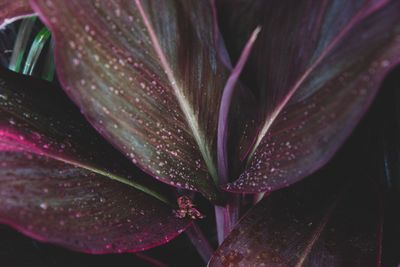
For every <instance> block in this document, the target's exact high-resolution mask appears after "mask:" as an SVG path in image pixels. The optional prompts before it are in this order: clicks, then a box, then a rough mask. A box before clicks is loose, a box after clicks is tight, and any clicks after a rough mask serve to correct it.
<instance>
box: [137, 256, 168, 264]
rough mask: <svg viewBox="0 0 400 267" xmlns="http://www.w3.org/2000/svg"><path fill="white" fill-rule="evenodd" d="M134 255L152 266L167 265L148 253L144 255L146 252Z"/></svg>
mask: <svg viewBox="0 0 400 267" xmlns="http://www.w3.org/2000/svg"><path fill="white" fill-rule="evenodd" d="M135 256H136V257H138V258H139V259H141V260H143V261H145V262H147V263H149V264H151V265H153V266H156V267H168V265H167V264H165V263H163V262H161V261H159V260H157V259H154V258H153V257H151V256H149V255H146V254H143V253H135Z"/></svg>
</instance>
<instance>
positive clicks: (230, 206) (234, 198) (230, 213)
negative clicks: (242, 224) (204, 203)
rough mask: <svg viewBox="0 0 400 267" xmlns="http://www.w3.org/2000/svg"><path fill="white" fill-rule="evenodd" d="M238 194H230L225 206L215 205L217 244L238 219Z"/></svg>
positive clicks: (220, 242)
mask: <svg viewBox="0 0 400 267" xmlns="http://www.w3.org/2000/svg"><path fill="white" fill-rule="evenodd" d="M239 212H240V195H236V194H232V195H230V198H229V199H228V202H227V204H226V205H225V206H223V207H222V206H215V220H216V224H217V234H218V244H220V245H221V244H222V242H223V241H224V239H225V238H226V237H227V236H228V234H229V233H230V232H231V230H232V228H233V227H234V226H235V224H236V222H237V221H238V219H239Z"/></svg>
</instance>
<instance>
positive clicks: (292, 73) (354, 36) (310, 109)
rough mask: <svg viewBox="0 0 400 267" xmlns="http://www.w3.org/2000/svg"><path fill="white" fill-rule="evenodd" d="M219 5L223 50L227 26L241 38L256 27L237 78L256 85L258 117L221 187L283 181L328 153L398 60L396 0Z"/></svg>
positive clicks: (399, 7) (261, 188) (255, 188)
mask: <svg viewBox="0 0 400 267" xmlns="http://www.w3.org/2000/svg"><path fill="white" fill-rule="evenodd" d="M220 8H221V9H220V13H221V14H225V16H226V17H228V18H226V17H225V19H226V20H225V21H223V22H225V23H230V24H229V27H230V28H229V27H228V28H229V29H230V32H231V35H228V36H227V37H226V38H228V39H226V44H227V45H228V46H229V44H231V43H232V44H233V49H232V50H235V49H236V48H235V43H237V41H235V39H233V37H232V36H234V35H235V33H238V35H239V36H237V37H236V38H238V37H240V38H238V39H239V43H240V45H241V44H242V43H243V39H244V38H245V37H244V36H242V35H245V34H247V33H248V32H249V31H252V30H253V29H254V25H258V24H260V25H261V26H262V31H261V33H260V35H259V37H258V39H257V41H256V43H255V45H254V48H253V52H252V55H251V56H250V59H249V63H248V66H249V68H248V69H247V72H246V74H245V76H243V77H244V81H245V82H247V84H248V85H249V86H252V87H253V90H259V91H260V92H259V93H258V98H259V99H260V103H261V106H262V109H261V113H262V114H263V118H264V119H263V123H262V124H261V125H260V131H259V133H258V136H257V138H256V140H257V141H256V142H255V145H254V147H253V149H252V151H251V152H250V154H249V162H248V166H247V168H246V170H245V171H244V173H243V174H241V175H240V177H239V178H238V179H237V180H236V181H235V182H234V183H231V184H228V185H226V186H225V187H224V188H225V189H226V190H228V191H233V192H241V193H257V192H268V191H273V190H276V189H279V188H282V187H284V186H288V185H290V184H293V183H294V182H296V181H299V180H300V179H302V178H303V177H306V176H307V175H309V174H311V173H312V172H314V171H315V170H317V169H318V168H320V167H321V166H322V165H324V164H325V163H326V162H327V161H328V160H329V159H330V158H331V157H332V155H333V154H334V153H335V152H336V150H337V149H338V148H339V147H340V145H341V144H342V143H343V142H344V140H345V139H346V138H347V136H348V135H349V134H350V132H351V131H352V129H353V128H354V126H355V125H356V124H357V122H358V121H359V120H360V118H361V116H362V115H363V113H364V112H365V110H366V109H367V107H368V105H369V104H370V103H371V101H372V99H373V98H374V96H375V94H376V91H377V89H378V87H379V85H380V83H381V81H382V79H383V77H384V76H385V75H386V73H387V72H388V71H389V70H390V69H391V68H392V67H393V66H394V65H396V64H397V63H398V62H399V59H400V42H399V40H400V39H399V32H400V16H399V14H400V2H399V1H384V0H377V1H364V0H358V1H316V2H313V1H295V2H293V1H251V2H248V1H225V2H224V4H222V5H220ZM229 8H230V9H229ZM222 24H224V23H222ZM236 25H238V26H237V28H238V29H237V28H236ZM246 27H247V28H246ZM245 29H247V30H245ZM235 30H237V31H235ZM230 37H232V39H229V38H230ZM246 38H247V37H246ZM236 46H239V45H236ZM246 75H247V76H246ZM246 79H247V80H246ZM249 81H250V82H249Z"/></svg>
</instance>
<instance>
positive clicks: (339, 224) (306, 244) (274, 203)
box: [209, 174, 382, 267]
mask: <svg viewBox="0 0 400 267" xmlns="http://www.w3.org/2000/svg"><path fill="white" fill-rule="evenodd" d="M324 175H325V174H324ZM328 175H329V174H328ZM342 177H343V175H342ZM325 178H327V177H314V179H311V180H307V181H305V182H306V183H304V182H303V183H301V184H299V185H295V186H294V187H291V188H289V189H285V190H282V191H279V192H274V193H272V194H271V196H269V197H267V198H265V199H264V200H262V201H261V202H260V203H259V204H257V206H255V207H254V208H253V209H251V210H250V211H249V212H248V213H247V214H246V215H245V216H244V217H243V218H242V219H241V220H240V221H239V223H238V225H237V226H236V228H235V229H233V230H232V232H231V234H230V235H229V236H228V237H227V239H226V240H225V241H224V243H223V244H222V245H221V246H220V248H218V250H217V251H216V252H215V254H214V256H213V257H212V259H211V261H210V263H209V266H210V267H214V266H379V264H380V253H381V252H380V242H381V230H382V228H381V227H382V224H381V223H382V222H381V215H382V214H380V206H379V204H378V203H379V202H378V198H377V192H376V188H373V187H372V183H371V182H370V181H365V179H359V181H358V183H357V185H355V184H353V186H351V184H349V183H348V182H349V181H351V178H352V177H351V176H346V179H340V177H335V176H332V177H329V178H330V180H326V179H325ZM331 178H333V179H331ZM338 178H339V179H338ZM363 178H365V177H363ZM317 179H318V180H317ZM338 181H339V182H338ZM353 181H354V180H353ZM363 183H364V185H363ZM360 184H361V185H360ZM349 185H350V186H349Z"/></svg>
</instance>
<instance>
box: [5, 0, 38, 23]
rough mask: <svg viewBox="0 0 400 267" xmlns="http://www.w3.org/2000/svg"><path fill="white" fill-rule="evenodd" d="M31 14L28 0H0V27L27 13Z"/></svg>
mask: <svg viewBox="0 0 400 267" xmlns="http://www.w3.org/2000/svg"><path fill="white" fill-rule="evenodd" d="M31 14H33V10H32V8H31V7H30V5H29V1H28V0H0V28H2V27H3V26H5V25H6V24H8V23H10V22H12V21H14V20H15V19H17V18H21V17H24V16H27V15H31Z"/></svg>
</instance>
